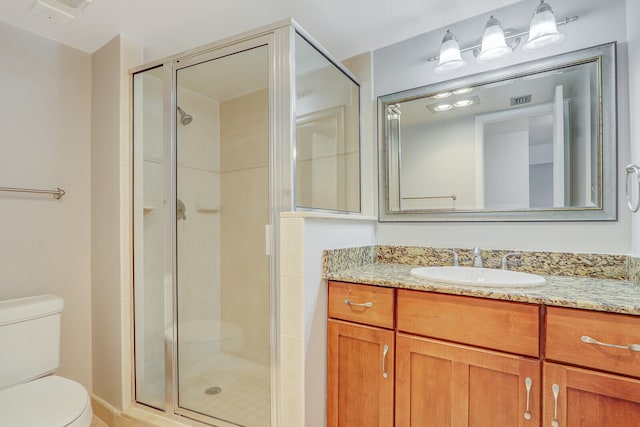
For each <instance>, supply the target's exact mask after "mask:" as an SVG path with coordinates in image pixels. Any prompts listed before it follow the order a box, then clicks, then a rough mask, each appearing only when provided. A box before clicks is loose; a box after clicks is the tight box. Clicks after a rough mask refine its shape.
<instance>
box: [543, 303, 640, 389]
mask: <svg viewBox="0 0 640 427" xmlns="http://www.w3.org/2000/svg"><path fill="white" fill-rule="evenodd" d="M583 336H584V337H589V338H591V339H592V340H597V341H599V342H601V343H604V344H615V345H621V346H626V345H629V344H638V345H640V317H635V316H628V315H624V314H613V313H598V312H593V311H588V310H577V309H571V308H560V307H549V308H547V338H546V358H547V359H550V360H555V361H558V362H565V363H570V364H572V365H578V366H584V367H588V368H595V369H600V370H603V371H608V372H615V373H619V374H624V375H631V376H634V377H640V351H632V350H630V349H628V348H616V347H610V346H605V345H600V344H597V343H594V342H584V341H583V338H582V337H583ZM584 340H587V341H589V340H588V339H587V338H584Z"/></svg>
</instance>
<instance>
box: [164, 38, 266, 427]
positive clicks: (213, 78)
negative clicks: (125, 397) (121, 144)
mask: <svg viewBox="0 0 640 427" xmlns="http://www.w3.org/2000/svg"><path fill="white" fill-rule="evenodd" d="M176 80H177V93H176V101H177V102H176V103H177V108H176V123H177V124H176V132H177V135H176V145H177V147H176V153H177V165H176V170H177V172H176V197H177V200H176V208H177V212H176V221H177V224H176V227H177V229H176V240H177V274H176V281H177V340H178V342H177V369H178V372H177V380H178V386H177V388H178V405H177V406H178V411H180V410H186V411H188V412H189V413H196V414H202V415H204V416H208V417H214V418H216V419H219V420H222V421H224V422H226V423H230V424H232V425H242V426H269V425H270V389H271V385H270V373H271V368H270V364H271V360H270V301H271V298H270V271H269V257H268V256H267V255H266V254H265V242H264V229H265V225H266V224H268V223H269V135H270V134H269V49H268V47H267V46H266V45H265V46H260V47H256V48H252V49H248V50H244V51H241V52H239V53H234V54H231V55H227V56H223V57H220V58H217V59H213V60H210V61H206V62H200V63H197V64H195V65H190V66H185V67H183V68H179V69H178V70H177V73H176Z"/></svg>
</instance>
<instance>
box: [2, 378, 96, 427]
mask: <svg viewBox="0 0 640 427" xmlns="http://www.w3.org/2000/svg"><path fill="white" fill-rule="evenodd" d="M92 415H93V412H92V410H91V401H90V399H89V393H87V390H86V389H85V388H84V387H83V386H82V385H80V384H78V383H77V382H75V381H72V380H70V379H67V378H63V377H59V376H56V375H51V376H48V377H44V378H39V379H37V380H33V381H29V382H26V383H23V384H18V385H15V386H11V387H8V388H5V389H2V390H0V426H21V427H71V426H72V427H88V426H89V425H90V424H91V418H92Z"/></svg>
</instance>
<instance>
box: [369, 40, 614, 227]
mask: <svg viewBox="0 0 640 427" xmlns="http://www.w3.org/2000/svg"><path fill="white" fill-rule="evenodd" d="M614 74H615V45H613V44H609V45H603V46H599V47H596V48H591V49H585V50H582V51H578V52H574V53H571V54H565V55H560V56H558V57H552V58H547V59H543V60H539V61H534V62H531V63H527V64H522V65H517V66H514V67H510V68H507V69H504V70H499V71H494V72H488V73H484V74H480V75H476V76H471V77H468V78H464V79H460V80H455V81H450V82H445V83H442V84H438V85H434V86H426V87H422V88H419V89H414V90H410V91H406V92H402V93H397V94H392V95H387V96H384V97H381V98H380V109H381V123H382V124H383V129H381V130H382V132H381V135H383V136H384V139H381V143H382V144H383V149H382V150H381V156H382V158H383V163H381V169H382V170H381V172H382V173H381V175H382V176H383V182H381V184H382V185H381V189H382V190H381V191H382V193H381V197H380V200H381V203H384V206H383V205H382V204H381V209H380V211H381V219H383V220H384V219H388V220H394V221H395V220H427V221H428V220H438V221H442V220H580V219H584V220H587V219H589V220H592V219H615V198H616V190H615V166H616V165H615V153H616V148H615V145H616V141H615V120H616V117H615V76H614ZM382 166H384V167H382ZM385 191H386V193H385ZM403 214H405V215H404V216H402V215H403Z"/></svg>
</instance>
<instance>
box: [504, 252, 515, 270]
mask: <svg viewBox="0 0 640 427" xmlns="http://www.w3.org/2000/svg"><path fill="white" fill-rule="evenodd" d="M510 256H520V253H518V252H509V253H508V254H504V255H503V256H502V262H501V263H500V266H501V268H502V269H503V270H508V269H509V265H508V263H507V258H509V257H510Z"/></svg>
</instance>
